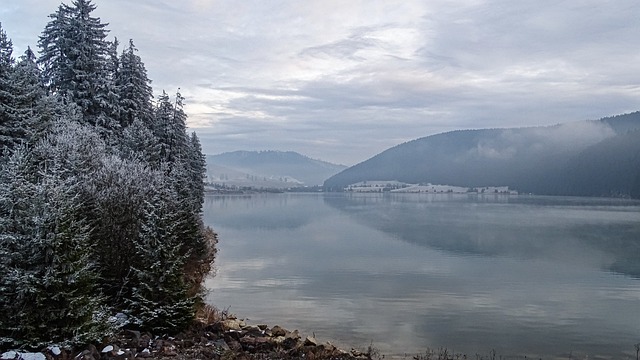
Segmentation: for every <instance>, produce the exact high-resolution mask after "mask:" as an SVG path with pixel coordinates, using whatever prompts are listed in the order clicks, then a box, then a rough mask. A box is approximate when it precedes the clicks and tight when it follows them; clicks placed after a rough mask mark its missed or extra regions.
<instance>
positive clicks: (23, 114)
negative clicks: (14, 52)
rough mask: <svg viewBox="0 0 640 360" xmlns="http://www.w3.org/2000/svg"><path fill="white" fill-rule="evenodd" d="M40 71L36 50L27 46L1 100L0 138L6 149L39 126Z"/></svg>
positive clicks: (42, 94)
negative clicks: (2, 100) (1, 120)
mask: <svg viewBox="0 0 640 360" xmlns="http://www.w3.org/2000/svg"><path fill="white" fill-rule="evenodd" d="M39 74H40V71H39V69H38V67H37V65H36V62H35V54H34V53H33V51H31V48H28V49H27V50H26V51H25V54H24V55H23V56H21V57H20V60H19V61H18V63H17V64H16V65H15V66H14V68H13V70H12V72H11V73H10V75H9V82H8V84H7V86H6V93H5V95H6V98H5V101H4V102H3V104H2V108H3V109H4V111H2V113H3V115H4V116H3V126H2V127H1V128H0V134H1V135H0V138H1V139H2V143H3V145H4V146H5V148H7V149H11V148H13V147H15V145H16V144H19V143H21V142H26V141H28V140H29V139H31V137H32V136H33V134H34V133H35V132H36V131H37V129H39V128H40V124H39V123H40V119H39V117H40V115H39V114H40V112H41V110H43V109H41V108H42V105H43V103H42V100H43V98H44V96H45V94H44V89H43V87H42V85H41V83H40V80H39Z"/></svg>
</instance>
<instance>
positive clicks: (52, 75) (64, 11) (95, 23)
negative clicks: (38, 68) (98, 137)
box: [38, 0, 119, 137]
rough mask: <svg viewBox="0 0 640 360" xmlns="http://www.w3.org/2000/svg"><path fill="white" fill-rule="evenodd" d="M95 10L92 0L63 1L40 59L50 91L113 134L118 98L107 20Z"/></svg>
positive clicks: (43, 39)
mask: <svg viewBox="0 0 640 360" xmlns="http://www.w3.org/2000/svg"><path fill="white" fill-rule="evenodd" d="M95 8H96V7H95V5H94V4H92V3H91V1H90V0H74V1H72V5H71V6H69V5H65V4H61V5H60V6H59V7H58V10H57V11H56V12H55V13H53V14H51V15H50V16H49V17H50V18H51V21H49V23H48V24H47V25H46V27H45V29H44V31H43V32H42V35H41V36H40V40H39V42H38V45H39V47H40V53H41V56H40V58H39V60H38V61H39V63H40V64H42V66H43V70H42V75H43V78H44V80H45V84H46V86H47V88H48V90H49V91H50V92H51V93H53V94H57V95H59V96H62V97H64V98H66V99H67V100H68V101H71V102H73V103H75V104H77V105H78V107H79V108H80V110H81V112H82V114H83V121H84V122H85V123H88V124H91V125H94V126H98V127H99V130H100V132H101V134H103V136H105V137H109V136H113V134H114V133H115V132H117V130H118V128H119V123H118V121H117V119H114V114H117V112H118V111H117V99H116V98H115V97H114V95H115V90H114V88H113V87H114V84H113V81H112V77H111V74H109V64H108V62H109V58H110V43H109V42H108V41H107V40H106V37H107V33H108V30H107V29H106V26H107V24H103V23H101V21H100V18H96V17H92V16H91V13H92V12H93V11H94V10H95Z"/></svg>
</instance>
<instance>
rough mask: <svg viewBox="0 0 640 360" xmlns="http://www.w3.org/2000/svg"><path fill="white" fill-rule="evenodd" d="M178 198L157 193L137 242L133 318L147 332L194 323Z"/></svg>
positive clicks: (148, 205)
mask: <svg viewBox="0 0 640 360" xmlns="http://www.w3.org/2000/svg"><path fill="white" fill-rule="evenodd" d="M176 205H179V202H177V201H176V194H175V193H174V192H173V191H171V188H170V187H167V186H165V187H164V188H163V189H157V191H156V192H155V193H154V195H153V197H152V198H151V199H150V200H148V201H147V202H146V206H145V213H144V217H143V221H142V226H141V230H140V236H139V238H138V239H137V241H136V243H135V246H136V254H137V257H138V261H136V263H135V264H133V271H134V277H135V287H134V289H133V294H132V297H131V299H130V300H129V307H130V311H131V314H132V315H133V316H134V318H135V319H136V321H137V323H138V325H139V326H140V327H141V328H144V329H154V330H155V331H162V332H172V331H176V330H179V329H182V328H184V327H185V326H186V325H188V324H189V322H190V321H191V320H192V319H193V316H194V307H193V306H194V299H193V298H191V297H189V296H188V289H189V286H188V284H187V283H186V282H185V279H184V266H185V263H186V260H187V255H186V254H182V253H181V249H182V246H181V243H182V241H183V239H181V238H180V232H179V230H178V228H179V225H180V223H181V220H182V219H180V216H179V215H178V214H179V212H177V211H176V210H178V209H179V207H176Z"/></svg>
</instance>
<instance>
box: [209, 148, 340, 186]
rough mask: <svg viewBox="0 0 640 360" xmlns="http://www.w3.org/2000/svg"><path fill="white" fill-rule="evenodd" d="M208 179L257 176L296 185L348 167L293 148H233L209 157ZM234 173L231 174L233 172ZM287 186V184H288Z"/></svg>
mask: <svg viewBox="0 0 640 360" xmlns="http://www.w3.org/2000/svg"><path fill="white" fill-rule="evenodd" d="M207 167H208V170H207V175H208V176H209V181H213V182H216V181H218V182H220V181H222V182H224V181H233V180H236V181H240V180H243V178H249V177H250V178H252V179H256V180H255V181H254V183H261V182H263V183H265V184H268V183H273V182H274V181H280V182H283V183H284V179H286V180H287V182H286V183H288V184H290V185H289V186H291V184H297V185H307V186H314V185H322V183H323V182H324V181H325V180H326V179H328V178H329V177H331V176H332V175H335V174H336V173H338V172H340V171H342V170H344V169H345V168H346V166H344V165H336V164H332V163H328V162H326V161H321V160H316V159H311V158H309V157H307V156H304V155H302V154H299V153H297V152H293V151H233V152H226V153H222V154H219V155H208V156H207ZM230 174H231V175H230ZM285 185H286V184H285Z"/></svg>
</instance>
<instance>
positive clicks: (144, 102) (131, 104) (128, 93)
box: [116, 40, 153, 128]
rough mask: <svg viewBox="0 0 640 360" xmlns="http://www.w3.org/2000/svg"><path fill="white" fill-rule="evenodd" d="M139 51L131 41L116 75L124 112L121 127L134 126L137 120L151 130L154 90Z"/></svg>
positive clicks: (121, 57) (123, 54)
mask: <svg viewBox="0 0 640 360" xmlns="http://www.w3.org/2000/svg"><path fill="white" fill-rule="evenodd" d="M137 51H138V49H136V47H135V45H134V44H133V40H129V46H128V47H127V48H125V49H124V50H123V51H122V55H121V56H120V60H119V68H118V72H117V75H116V88H117V89H118V95H119V98H120V107H121V111H122V113H121V116H120V125H121V126H122V127H123V128H125V127H127V126H130V125H131V124H133V122H134V121H135V120H136V119H139V120H140V121H142V123H143V124H145V125H146V126H147V127H149V128H151V122H152V116H153V105H152V103H151V99H152V98H153V90H152V89H151V86H150V85H149V84H150V83H151V80H149V78H148V77H147V70H146V69H145V67H144V63H143V62H142V60H141V59H140V56H138V54H136V52H137Z"/></svg>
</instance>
